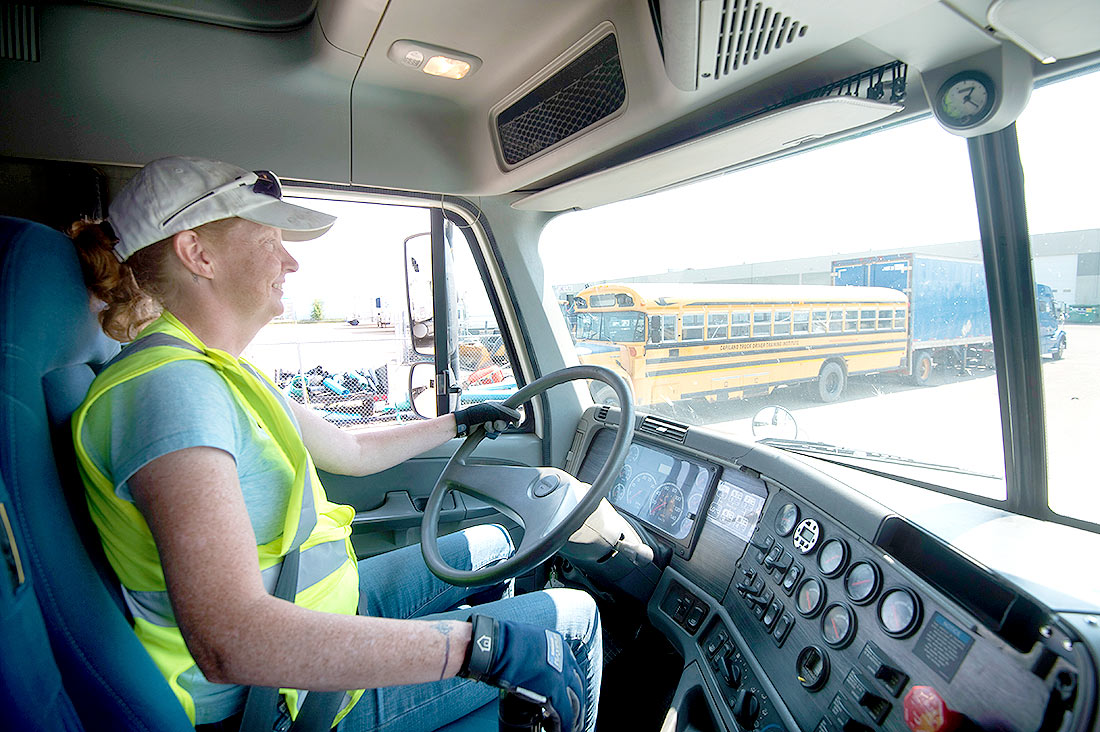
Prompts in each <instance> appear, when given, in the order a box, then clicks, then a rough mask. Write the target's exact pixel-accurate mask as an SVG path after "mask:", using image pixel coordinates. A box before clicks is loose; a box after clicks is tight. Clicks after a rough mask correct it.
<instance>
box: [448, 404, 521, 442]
mask: <svg viewBox="0 0 1100 732" xmlns="http://www.w3.org/2000/svg"><path fill="white" fill-rule="evenodd" d="M519 421H520V414H519V412H518V411H516V410H515V409H512V408H511V407H505V406H504V405H502V404H497V403H496V402H482V403H481V404H474V405H473V406H471V407H466V408H465V409H459V410H458V411H457V412H455V430H456V432H455V434H457V435H459V436H461V435H464V434H466V433H467V432H469V431H470V430H471V429H473V428H474V427H477V426H478V425H481V426H482V427H484V428H485V436H486V437H488V438H489V439H491V440H495V439H496V438H497V435H499V434H500V433H501V432H503V431H504V430H506V429H508V427H509V425H516V424H519Z"/></svg>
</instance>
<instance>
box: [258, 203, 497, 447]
mask: <svg viewBox="0 0 1100 732" xmlns="http://www.w3.org/2000/svg"><path fill="white" fill-rule="evenodd" d="M287 199H288V200H290V201H295V200H297V198H296V197H294V196H292V195H288V196H287ZM301 203H302V204H303V205H306V206H309V207H310V208H314V209H317V210H320V211H325V212H327V213H330V214H333V215H335V216H336V217H337V219H336V224H335V225H334V226H333V227H332V229H330V230H329V231H328V232H327V233H326V234H325V235H324V236H323V237H321V238H319V239H316V240H314V241H310V242H301V243H298V242H287V243H286V247H287V250H288V251H289V252H290V253H291V255H293V256H294V257H295V258H296V259H297V260H298V264H299V267H298V271H297V272H294V273H292V274H290V275H289V276H287V278H286V282H285V283H284V286H283V298H282V299H283V313H282V315H281V316H279V317H278V318H276V319H275V320H274V321H272V322H271V323H270V324H268V325H267V326H265V327H264V328H262V329H261V330H260V332H259V334H257V336H256V338H255V339H254V340H253V342H252V343H251V344H250V345H249V347H248V348H247V349H246V350H245V352H244V354H243V355H244V356H245V357H246V358H248V359H249V360H250V361H251V362H252V363H254V364H255V365H256V366H257V367H258V368H259V369H260V370H262V371H264V372H265V373H267V374H268V375H269V376H271V378H272V379H273V380H274V381H275V383H276V384H277V385H278V386H279V387H280V388H281V389H282V390H283V392H284V393H285V394H286V395H287V396H288V397H289V398H291V399H294V400H296V401H298V402H300V403H302V404H307V405H309V406H310V407H311V408H313V409H314V410H316V411H317V412H318V413H320V414H321V416H322V417H324V419H325V420H327V421H329V422H332V423H333V424H336V425H338V426H339V427H341V428H343V429H347V430H353V431H355V430H363V429H370V428H372V427H375V426H386V425H391V424H395V423H400V422H406V421H410V420H415V419H417V417H416V415H415V414H414V413H413V411H412V404H411V402H410V399H409V389H408V384H409V369H410V368H411V366H412V364H413V363H417V362H422V361H430V360H431V358H430V357H426V356H423V355H419V354H417V353H415V352H414V351H413V349H412V346H411V334H410V325H409V314H408V304H407V303H408V299H407V293H406V291H405V289H406V279H405V261H404V259H405V254H404V247H403V244H402V243H403V242H404V240H405V239H406V238H407V237H410V236H413V235H416V234H422V233H425V232H428V231H429V230H430V228H431V223H430V219H429V213H428V210H427V209H423V208H416V207H411V206H393V205H385V204H376V203H360V202H353V201H333V200H326V199H318V198H309V199H308V200H307V199H301ZM422 238H424V239H426V238H427V237H422ZM454 254H455V257H454V259H455V263H454V271H453V274H454V281H455V283H456V287H457V290H458V313H457V314H456V315H457V317H456V318H455V322H456V323H457V324H458V326H459V333H458V334H457V335H458V344H459V345H458V348H459V362H460V371H461V372H463V373H461V374H460V375H458V378H459V380H460V381H465V382H469V383H470V389H469V391H468V392H467V393H464V394H463V397H462V399H463V402H468V401H470V400H471V399H473V400H480V399H481V398H482V396H483V391H484V390H485V389H488V388H489V386H490V385H492V386H495V388H496V391H495V392H494V394H493V398H495V397H496V396H497V395H499V394H501V393H505V392H507V390H508V389H512V390H514V389H515V381H514V379H513V378H512V373H511V368H510V364H509V361H508V356H507V354H506V351H505V349H504V348H503V340H502V339H501V336H500V330H499V328H498V327H497V323H496V319H495V318H494V317H493V314H492V309H491V308H490V307H488V297H487V295H486V292H485V288H484V286H483V285H482V282H481V278H480V276H479V274H478V272H477V268H476V267H475V266H474V264H473V258H472V255H471V254H470V252H469V247H468V246H467V245H466V242H465V239H464V238H463V237H461V236H459V237H456V239H455V246H454ZM421 259H424V260H425V261H419V260H418V261H417V263H416V267H417V269H419V270H420V272H419V274H420V275H422V276H420V277H419V278H414V281H412V282H410V286H412V287H422V288H427V289H428V291H429V292H430V288H431V262H430V256H429V257H421ZM420 294H423V293H420ZM426 322H428V323H430V322H431V317H430V313H429V314H428V315H427V320H426ZM475 387H477V389H475ZM502 398H504V397H502Z"/></svg>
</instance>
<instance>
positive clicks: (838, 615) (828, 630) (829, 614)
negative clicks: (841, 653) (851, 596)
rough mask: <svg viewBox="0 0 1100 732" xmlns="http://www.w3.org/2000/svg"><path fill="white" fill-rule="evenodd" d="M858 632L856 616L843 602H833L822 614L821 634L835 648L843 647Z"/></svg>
mask: <svg viewBox="0 0 1100 732" xmlns="http://www.w3.org/2000/svg"><path fill="white" fill-rule="evenodd" d="M855 634H856V616H855V615H853V614H852V609H851V608H849V607H848V606H847V605H844V604H842V603H839V602H837V603H833V604H832V605H830V606H829V607H827V608H825V614H824V615H822V616H821V635H822V637H823V638H825V642H826V643H828V644H829V645H830V646H832V647H833V648H843V647H844V646H846V645H848V643H849V641H851V640H852V638H853V637H854V636H855Z"/></svg>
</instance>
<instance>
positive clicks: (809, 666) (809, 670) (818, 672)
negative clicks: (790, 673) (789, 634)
mask: <svg viewBox="0 0 1100 732" xmlns="http://www.w3.org/2000/svg"><path fill="white" fill-rule="evenodd" d="M797 665H798V683H800V684H802V685H803V686H804V687H806V688H807V689H809V690H810V691H817V690H818V689H820V688H821V687H822V686H824V685H825V682H826V681H828V680H829V654H827V653H826V652H825V649H824V648H819V647H817V646H806V647H805V648H803V649H802V652H801V653H799V654H798V663H797Z"/></svg>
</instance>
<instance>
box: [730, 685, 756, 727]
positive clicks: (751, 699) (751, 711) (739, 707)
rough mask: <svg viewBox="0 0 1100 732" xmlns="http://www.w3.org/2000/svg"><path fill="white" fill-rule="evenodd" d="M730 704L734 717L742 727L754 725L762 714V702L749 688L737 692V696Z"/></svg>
mask: <svg viewBox="0 0 1100 732" xmlns="http://www.w3.org/2000/svg"><path fill="white" fill-rule="evenodd" d="M730 706H731V707H733V718H734V719H736V720H737V723H738V724H740V725H741V726H742V727H752V725H753V723H754V722H755V721H756V717H757V716H758V715H759V714H760V702H759V700H757V698H756V695H755V694H753V693H752V692H751V691H749V690H748V689H742V690H741V691H739V692H737V696H736V697H734V698H733V699H732V700H730Z"/></svg>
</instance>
